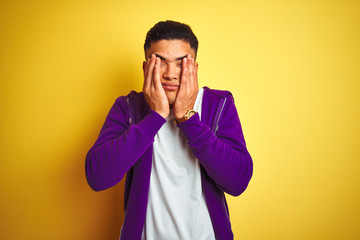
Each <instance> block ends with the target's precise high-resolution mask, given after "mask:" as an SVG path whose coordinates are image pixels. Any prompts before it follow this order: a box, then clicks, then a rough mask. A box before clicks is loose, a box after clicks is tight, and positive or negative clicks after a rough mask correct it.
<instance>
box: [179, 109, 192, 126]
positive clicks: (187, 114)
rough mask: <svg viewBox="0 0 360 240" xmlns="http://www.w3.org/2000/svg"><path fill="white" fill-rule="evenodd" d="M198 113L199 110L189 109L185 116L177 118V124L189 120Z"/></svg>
mask: <svg viewBox="0 0 360 240" xmlns="http://www.w3.org/2000/svg"><path fill="white" fill-rule="evenodd" d="M196 113H197V112H196V111H195V110H192V109H189V110H188V111H187V113H186V114H185V116H183V117H182V118H179V119H175V123H176V124H179V123H182V122H184V121H186V120H188V119H189V118H191V117H192V116H194V115H195V114H196Z"/></svg>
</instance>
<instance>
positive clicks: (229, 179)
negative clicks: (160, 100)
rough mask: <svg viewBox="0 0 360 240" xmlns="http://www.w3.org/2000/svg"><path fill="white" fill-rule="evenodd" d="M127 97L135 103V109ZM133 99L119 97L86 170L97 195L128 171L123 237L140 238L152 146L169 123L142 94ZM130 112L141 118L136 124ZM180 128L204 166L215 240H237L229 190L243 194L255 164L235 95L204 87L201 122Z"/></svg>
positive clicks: (126, 239)
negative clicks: (151, 108)
mask: <svg viewBox="0 0 360 240" xmlns="http://www.w3.org/2000/svg"><path fill="white" fill-rule="evenodd" d="M128 96H130V98H131V99H132V100H133V101H130V105H129V103H128V102H127V100H128V98H127V97H128ZM128 96H121V97H119V98H118V99H116V101H115V103H114V105H113V106H112V108H111V109H110V112H109V114H108V115H107V117H106V120H105V123H104V125H103V127H102V129H101V131H100V134H99V137H98V139H97V140H96V142H95V144H94V146H93V147H92V148H91V149H90V150H89V152H88V154H87V156H86V164H85V171H86V178H87V181H88V183H89V185H90V187H91V188H92V189H93V190H95V191H101V190H105V189H107V188H110V187H112V186H114V185H116V184H117V183H118V182H119V181H120V180H121V179H122V178H123V177H124V175H125V173H126V182H125V190H124V211H125V219H124V224H123V226H122V229H121V236H120V239H121V240H136V239H141V234H142V230H143V226H144V223H145V215H146V207H147V200H148V191H149V183H150V173H151V163H152V144H153V142H154V137H155V135H156V133H157V132H158V131H159V129H160V128H161V126H162V125H163V124H164V123H165V122H166V119H164V118H163V117H161V116H160V115H159V114H158V113H156V112H154V111H152V110H150V109H149V107H148V105H147V103H146V101H145V99H144V95H143V93H134V92H133V93H131V94H129V95H128ZM224 100H225V102H224ZM220 101H222V102H224V103H225V104H224V105H223V107H222V108H221V115H220V118H219V121H218V122H217V123H216V122H215V123H214V121H216V119H215V116H216V115H219V108H218V105H219V102H220ZM129 106H131V108H132V109H129ZM131 110H134V112H135V116H136V121H135V123H133V124H131V123H132V122H134V119H131V113H130V111H131ZM214 126H215V127H216V129H215V130H214ZM177 127H179V128H180V129H181V131H182V132H183V133H184V135H185V136H186V138H187V140H188V145H189V147H190V148H191V150H192V151H193V153H194V155H195V156H196V158H197V159H198V160H199V162H200V164H201V180H202V189H203V192H204V195H205V200H206V204H207V207H208V210H209V214H210V218H211V221H212V225H213V228H214V232H215V236H216V239H218V240H228V239H233V238H234V237H233V233H232V230H231V224H230V218H229V211H228V207H227V203H226V199H225V196H224V192H226V193H228V194H230V195H233V196H238V195H240V194H241V193H242V192H243V191H244V190H245V189H246V187H247V185H248V183H249V181H250V179H251V176H252V172H253V164H252V159H251V156H250V154H249V152H248V151H247V148H246V144H245V140H244V136H243V133H242V129H241V124H240V120H239V117H238V114H237V111H236V107H235V104H234V99H233V97H232V95H231V93H230V92H228V91H220V90H212V89H209V88H207V87H204V96H203V102H202V113H201V121H200V119H199V115H198V114H195V115H194V116H192V117H191V118H190V119H189V120H187V121H184V122H182V123H180V124H178V125H177ZM214 132H216V133H215V134H214Z"/></svg>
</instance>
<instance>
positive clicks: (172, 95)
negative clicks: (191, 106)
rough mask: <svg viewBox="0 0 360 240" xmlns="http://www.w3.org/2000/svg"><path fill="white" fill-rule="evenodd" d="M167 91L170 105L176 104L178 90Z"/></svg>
mask: <svg viewBox="0 0 360 240" xmlns="http://www.w3.org/2000/svg"><path fill="white" fill-rule="evenodd" d="M165 93H166V96H167V99H168V102H169V104H170V105H172V104H174V102H175V99H176V94H177V92H168V91H166V92H165Z"/></svg>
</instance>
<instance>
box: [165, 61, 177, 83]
mask: <svg viewBox="0 0 360 240" xmlns="http://www.w3.org/2000/svg"><path fill="white" fill-rule="evenodd" d="M179 75H180V72H179V70H178V69H177V67H176V66H175V65H174V64H167V66H166V67H165V71H164V74H163V77H164V79H166V80H177V79H178V78H179Z"/></svg>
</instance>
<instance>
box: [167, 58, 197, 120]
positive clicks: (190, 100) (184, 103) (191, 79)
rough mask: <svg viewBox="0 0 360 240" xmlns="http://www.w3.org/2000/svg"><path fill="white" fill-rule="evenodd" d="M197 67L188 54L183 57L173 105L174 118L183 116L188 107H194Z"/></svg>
mask: <svg viewBox="0 0 360 240" xmlns="http://www.w3.org/2000/svg"><path fill="white" fill-rule="evenodd" d="M197 69H198V68H197V63H195V61H194V59H193V58H192V57H191V55H190V54H188V55H187V57H186V58H183V60H182V72H181V79H180V87H179V91H178V93H177V95H176V99H175V102H174V106H173V109H174V115H175V118H176V119H180V118H182V117H184V116H185V114H186V113H187V111H188V110H189V109H193V108H194V104H195V100H196V96H197V93H198V91H199V85H198V79H197Z"/></svg>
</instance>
